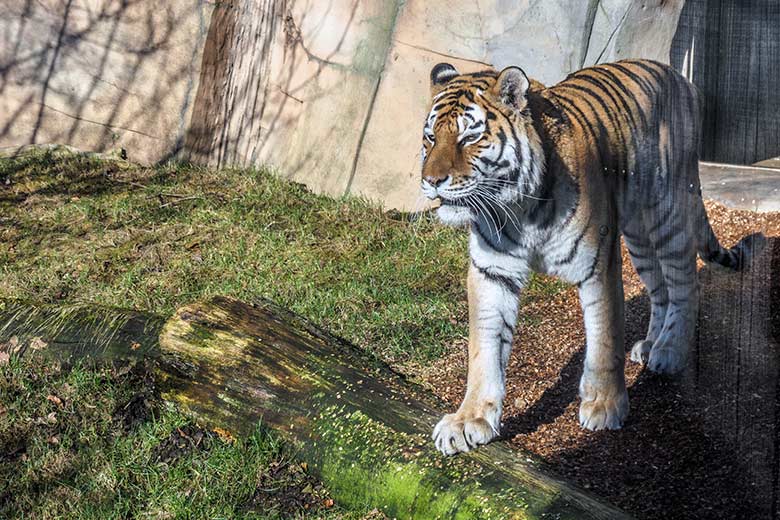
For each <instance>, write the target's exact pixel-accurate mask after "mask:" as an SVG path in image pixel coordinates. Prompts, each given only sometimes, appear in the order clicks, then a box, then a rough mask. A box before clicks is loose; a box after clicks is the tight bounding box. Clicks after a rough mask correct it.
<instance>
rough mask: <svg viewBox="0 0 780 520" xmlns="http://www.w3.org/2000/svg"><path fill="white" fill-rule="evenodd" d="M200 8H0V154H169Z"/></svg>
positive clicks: (80, 1) (8, 3)
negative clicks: (44, 146) (51, 149)
mask: <svg viewBox="0 0 780 520" xmlns="http://www.w3.org/2000/svg"><path fill="white" fill-rule="evenodd" d="M211 10H212V7H208V6H207V5H206V4H205V2H204V3H199V2H147V1H143V0H123V1H120V0H115V1H104V0H35V1H33V0H2V1H1V2H0V12H2V14H0V35H2V36H0V148H13V147H16V146H20V145H25V144H30V143H60V144H70V145H74V146H77V147H79V148H83V149H87V150H95V151H102V150H106V149H111V148H118V147H123V148H126V149H127V150H129V152H130V154H131V156H132V158H134V159H136V160H138V161H145V162H153V161H158V160H161V159H164V158H166V157H170V156H172V155H175V154H176V153H177V151H178V150H179V149H180V148H181V146H182V144H183V137H184V133H185V130H186V128H187V126H188V124H189V121H190V112H191V109H192V104H193V101H194V99H195V87H196V86H197V84H198V81H199V77H200V63H201V51H202V49H203V46H204V44H205V41H206V31H207V29H208V26H209V19H210V13H211Z"/></svg>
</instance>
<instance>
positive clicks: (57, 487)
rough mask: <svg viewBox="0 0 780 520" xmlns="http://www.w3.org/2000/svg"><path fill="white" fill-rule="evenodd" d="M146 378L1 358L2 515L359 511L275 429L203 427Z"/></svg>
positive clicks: (137, 372)
mask: <svg viewBox="0 0 780 520" xmlns="http://www.w3.org/2000/svg"><path fill="white" fill-rule="evenodd" d="M146 377H147V376H146V371H145V370H144V369H143V367H135V368H133V369H131V370H128V369H127V368H124V369H115V368H113V367H103V368H88V367H82V366H76V367H73V368H72V369H62V368H61V367H60V366H59V365H58V364H55V363H51V362H45V361H44V360H42V359H28V360H24V361H19V360H16V359H12V360H11V362H10V363H6V364H4V365H2V366H0V517H2V518H79V519H104V518H130V517H133V518H226V519H227V518H257V519H276V518H296V517H303V516H304V515H306V516H310V517H311V516H316V517H318V518H322V517H324V518H360V516H359V515H358V513H346V512H344V511H342V510H340V509H339V508H338V507H337V506H333V505H332V502H331V501H329V497H328V494H327V491H325V490H324V489H322V487H321V486H320V485H319V484H318V483H317V481H316V480H315V479H314V478H312V477H311V476H310V475H308V473H307V471H306V470H305V468H303V467H301V466H300V465H299V464H298V463H297V462H295V461H294V458H293V454H292V453H290V452H289V451H287V449H286V448H285V447H284V446H283V445H282V444H281V443H280V442H279V440H278V439H277V438H275V437H274V436H273V434H271V433H269V432H267V431H263V430H262V429H258V430H257V431H256V433H254V434H253V435H252V436H250V437H249V438H246V439H230V438H223V437H220V436H219V435H217V434H215V433H214V432H210V431H206V430H202V429H200V428H198V427H196V426H194V425H192V424H191V423H190V422H189V421H188V419H187V418H186V417H184V416H183V415H181V414H179V413H178V412H177V411H176V410H174V409H172V408H170V407H168V406H166V405H164V404H163V403H161V402H160V401H159V399H158V398H157V397H156V395H155V394H154V391H153V389H152V388H151V386H150V385H151V383H150V381H149V380H148V379H147V378H146ZM269 490H272V491H273V493H268V491H269Z"/></svg>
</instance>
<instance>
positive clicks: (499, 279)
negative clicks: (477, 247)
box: [471, 259, 523, 294]
mask: <svg viewBox="0 0 780 520" xmlns="http://www.w3.org/2000/svg"><path fill="white" fill-rule="evenodd" d="M471 265H473V266H474V267H475V268H476V270H477V271H479V272H480V274H482V276H484V277H485V278H487V279H488V280H490V281H491V282H493V283H496V284H498V285H501V286H502V287H503V288H504V289H506V290H507V291H509V292H510V293H512V294H519V293H520V290H521V289H522V288H523V286H522V285H521V284H520V281H519V280H516V279H514V278H510V277H509V276H503V275H500V274H495V273H491V272H490V271H488V270H487V268H483V267H480V266H478V265H477V263H476V262H474V259H472V260H471Z"/></svg>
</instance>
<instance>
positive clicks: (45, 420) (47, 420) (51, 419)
mask: <svg viewBox="0 0 780 520" xmlns="http://www.w3.org/2000/svg"><path fill="white" fill-rule="evenodd" d="M34 422H35V424H37V425H38V426H42V425H46V424H57V414H56V413H55V412H51V413H50V414H49V415H47V416H46V417H38V418H37V419H35V421H34Z"/></svg>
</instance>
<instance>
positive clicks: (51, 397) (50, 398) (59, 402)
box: [46, 394, 62, 408]
mask: <svg viewBox="0 0 780 520" xmlns="http://www.w3.org/2000/svg"><path fill="white" fill-rule="evenodd" d="M46 400H47V401H49V402H51V403H54V404H56V405H57V406H59V407H60V408H62V399H60V398H59V397H57V396H56V395H53V394H49V395H47V396H46Z"/></svg>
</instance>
